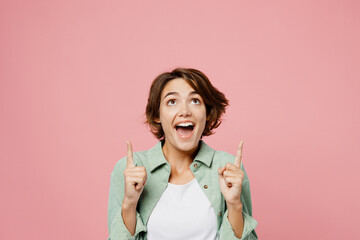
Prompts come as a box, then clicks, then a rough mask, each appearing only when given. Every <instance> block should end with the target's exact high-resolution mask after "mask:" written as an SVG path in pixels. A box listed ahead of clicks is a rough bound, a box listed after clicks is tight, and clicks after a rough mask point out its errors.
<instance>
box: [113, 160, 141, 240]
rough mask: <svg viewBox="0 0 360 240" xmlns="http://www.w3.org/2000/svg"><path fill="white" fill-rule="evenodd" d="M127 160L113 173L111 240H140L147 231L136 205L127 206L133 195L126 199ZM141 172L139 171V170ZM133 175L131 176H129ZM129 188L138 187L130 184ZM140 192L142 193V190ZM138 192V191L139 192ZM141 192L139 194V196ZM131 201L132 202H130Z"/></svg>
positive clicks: (119, 163) (116, 166)
mask: <svg viewBox="0 0 360 240" xmlns="http://www.w3.org/2000/svg"><path fill="white" fill-rule="evenodd" d="M127 164H128V163H127V159H126V158H123V159H121V160H120V161H118V163H117V164H116V165H115V168H114V170H113V172H112V173H111V181H110V193H109V205H108V228H109V239H110V240H120V239H138V238H139V233H141V232H143V231H146V227H145V225H144V224H143V222H142V219H141V216H140V214H139V213H138V212H136V205H137V201H138V198H137V199H136V204H130V205H129V204H127V203H129V202H133V201H131V195H130V198H129V196H128V197H126V198H125V196H124V195H125V189H126V187H125V185H126V181H125V176H124V175H125V172H126V171H125V170H126V169H127ZM139 168H141V167H139ZM138 170H139V169H138ZM128 175H131V174H128ZM128 185H129V186H131V185H132V186H134V188H135V189H136V186H135V184H134V183H128ZM138 190H141V191H142V188H141V189H139V187H138ZM138 190H136V191H138ZM140 194H141V192H140V193H139V195H140ZM129 199H130V200H129ZM129 230H130V231H129Z"/></svg>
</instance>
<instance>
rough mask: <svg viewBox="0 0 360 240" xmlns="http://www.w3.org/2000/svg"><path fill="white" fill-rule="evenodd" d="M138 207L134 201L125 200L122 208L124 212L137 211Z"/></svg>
mask: <svg viewBox="0 0 360 240" xmlns="http://www.w3.org/2000/svg"><path fill="white" fill-rule="evenodd" d="M136 205H137V203H134V201H129V200H126V199H125V198H124V200H123V202H122V206H121V208H122V210H123V211H136Z"/></svg>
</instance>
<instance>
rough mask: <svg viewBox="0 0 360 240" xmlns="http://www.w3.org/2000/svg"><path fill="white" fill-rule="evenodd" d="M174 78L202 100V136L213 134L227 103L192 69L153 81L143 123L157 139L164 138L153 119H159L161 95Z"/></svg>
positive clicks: (161, 76)
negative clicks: (185, 84)
mask: <svg viewBox="0 0 360 240" xmlns="http://www.w3.org/2000/svg"><path fill="white" fill-rule="evenodd" d="M176 78H182V79H184V80H185V81H186V82H187V83H188V84H189V85H190V86H191V87H192V88H193V89H194V90H195V91H197V92H198V93H199V95H200V96H201V97H202V98H203V100H204V103H205V106H206V117H207V118H206V119H207V120H206V124H205V129H204V132H203V133H202V136H209V135H211V134H213V133H214V132H213V131H212V130H213V129H215V128H217V127H218V126H219V125H220V124H221V116H222V114H223V113H225V108H226V106H228V105H229V101H228V100H227V99H226V98H225V95H224V94H223V93H222V92H220V91H219V90H217V89H216V88H215V87H214V86H213V85H212V84H211V82H210V81H209V79H208V78H207V76H206V75H205V74H204V73H202V72H201V71H199V70H196V69H192V68H176V69H174V70H173V71H171V72H165V73H162V74H160V75H159V76H157V77H156V78H155V79H154V81H153V82H152V84H151V88H150V92H149V98H148V103H147V106H146V121H145V123H146V124H149V127H150V130H151V132H152V133H153V134H154V136H155V137H156V138H157V139H159V140H161V139H163V138H164V137H165V136H164V135H165V134H164V131H163V129H162V127H161V123H157V122H155V119H159V108H160V99H161V93H162V91H163V90H164V88H165V85H166V84H167V83H168V82H169V81H171V80H173V79H176Z"/></svg>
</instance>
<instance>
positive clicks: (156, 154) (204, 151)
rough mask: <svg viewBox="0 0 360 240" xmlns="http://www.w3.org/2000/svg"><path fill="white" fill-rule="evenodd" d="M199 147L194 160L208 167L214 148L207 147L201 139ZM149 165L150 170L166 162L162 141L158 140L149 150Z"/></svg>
mask: <svg viewBox="0 0 360 240" xmlns="http://www.w3.org/2000/svg"><path fill="white" fill-rule="evenodd" d="M199 144H200V149H199V151H198V153H197V155H196V156H195V159H194V161H195V160H196V161H200V162H202V163H204V164H205V165H206V166H208V167H210V165H211V163H212V160H213V157H214V153H215V150H214V149H212V148H211V147H209V146H208V145H207V144H206V143H205V142H204V141H203V140H200V141H199ZM149 156H150V158H151V159H150V161H149V166H150V169H149V170H150V172H152V171H153V170H155V169H156V168H158V167H160V166H161V165H163V164H166V163H167V161H166V159H165V156H164V153H163V151H162V143H161V141H159V142H158V143H157V144H156V145H155V146H154V147H153V148H151V149H150V150H149Z"/></svg>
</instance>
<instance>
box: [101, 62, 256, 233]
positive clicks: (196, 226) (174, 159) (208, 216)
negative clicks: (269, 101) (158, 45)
mask: <svg viewBox="0 0 360 240" xmlns="http://www.w3.org/2000/svg"><path fill="white" fill-rule="evenodd" d="M227 105H228V100H227V99H226V98H225V96H224V94H223V93H221V92H219V91H218V90H217V89H216V88H214V87H213V86H212V84H211V83H210V81H209V80H208V78H207V77H206V76H205V75H204V74H203V73H202V72H200V71H198V70H196V69H184V68H177V69H175V70H173V71H172V72H166V73H163V74H160V75H159V76H158V77H157V78H156V79H155V80H154V81H153V83H152V86H151V89H150V93H149V99H148V104H147V107H146V117H147V121H146V123H147V124H149V126H150V129H151V131H152V133H153V134H154V135H155V137H156V138H157V139H159V140H160V141H159V142H158V143H157V144H156V145H155V146H154V147H153V148H152V149H150V150H147V151H142V152H135V153H133V152H132V145H131V143H130V142H127V149H128V153H127V157H126V158H123V159H121V160H119V161H118V162H117V164H116V165H115V167H114V170H113V172H112V174H111V183H110V196H109V210H108V227H109V235H110V236H109V239H111V240H118V239H246V240H250V239H257V235H256V233H255V230H254V229H255V227H256V225H257V222H256V221H255V220H254V219H253V218H252V207H251V196H250V185H249V180H248V177H247V174H246V172H245V169H244V167H243V165H242V163H241V155H242V146H243V143H242V142H241V143H240V145H239V147H238V150H237V154H236V157H235V158H234V156H233V155H231V154H228V153H226V152H222V151H215V150H213V149H212V148H211V147H209V146H207V145H206V144H205V142H203V141H202V140H201V139H202V136H209V135H211V134H212V133H213V131H212V130H213V129H215V128H216V127H218V126H219V125H220V123H221V116H222V114H223V113H224V112H225V108H226V106H227Z"/></svg>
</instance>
